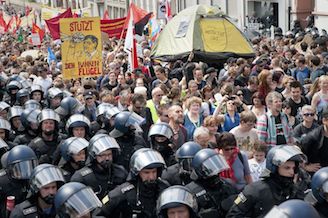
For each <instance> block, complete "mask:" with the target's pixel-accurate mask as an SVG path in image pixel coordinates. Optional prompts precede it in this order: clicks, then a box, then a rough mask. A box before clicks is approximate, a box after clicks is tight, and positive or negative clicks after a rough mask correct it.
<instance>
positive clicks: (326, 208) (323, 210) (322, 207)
mask: <svg viewBox="0 0 328 218" xmlns="http://www.w3.org/2000/svg"><path fill="white" fill-rule="evenodd" d="M314 208H315V209H316V210H317V211H318V213H319V215H320V217H322V218H324V217H325V218H326V217H328V204H327V203H326V202H321V203H319V202H318V203H316V205H314Z"/></svg>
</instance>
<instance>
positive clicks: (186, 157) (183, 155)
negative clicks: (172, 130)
mask: <svg viewBox="0 0 328 218" xmlns="http://www.w3.org/2000/svg"><path fill="white" fill-rule="evenodd" d="M201 149H202V147H201V146H200V145H199V144H198V143H196V142H194V141H190V142H186V143H184V144H183V145H181V147H180V148H179V149H178V150H177V151H176V153H175V157H176V159H177V161H178V162H179V164H180V166H182V168H183V169H184V170H187V171H189V172H191V169H192V167H191V162H192V159H193V158H194V156H195V154H196V153H197V152H198V151H200V150H201Z"/></svg>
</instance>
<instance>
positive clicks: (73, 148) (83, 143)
mask: <svg viewBox="0 0 328 218" xmlns="http://www.w3.org/2000/svg"><path fill="white" fill-rule="evenodd" d="M88 145H89V142H88V141H87V140H85V139H84V138H79V137H70V138H68V139H66V140H65V141H64V142H63V144H62V145H61V146H60V153H61V156H62V157H63V159H64V160H65V161H71V160H72V156H73V155H74V154H78V153H79V152H80V151H82V150H83V149H86V148H87V147H88Z"/></svg>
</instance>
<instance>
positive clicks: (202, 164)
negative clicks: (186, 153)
mask: <svg viewBox="0 0 328 218" xmlns="http://www.w3.org/2000/svg"><path fill="white" fill-rule="evenodd" d="M191 166H192V167H193V168H194V170H195V173H196V175H197V176H198V178H204V179H206V178H209V177H212V176H215V175H218V174H219V173H220V172H222V171H224V170H226V169H229V165H228V164H227V162H226V160H225V159H224V157H222V156H221V155H219V154H217V153H216V152H215V151H214V150H213V149H210V148H205V149H201V150H200V151H198V152H197V153H196V154H195V156H194V158H193V160H192V162H191Z"/></svg>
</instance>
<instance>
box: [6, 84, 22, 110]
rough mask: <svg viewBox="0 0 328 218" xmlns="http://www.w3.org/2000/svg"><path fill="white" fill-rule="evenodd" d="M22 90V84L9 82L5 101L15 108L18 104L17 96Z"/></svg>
mask: <svg viewBox="0 0 328 218" xmlns="http://www.w3.org/2000/svg"><path fill="white" fill-rule="evenodd" d="M21 88H22V84H21V83H20V82H18V81H16V80H11V81H8V83H7V85H6V90H7V93H8V95H7V96H6V97H5V98H4V101H5V102H6V103H8V104H9V105H10V106H14V105H15V103H16V94H17V92H18V90H20V89H21Z"/></svg>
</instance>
